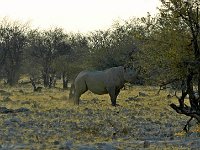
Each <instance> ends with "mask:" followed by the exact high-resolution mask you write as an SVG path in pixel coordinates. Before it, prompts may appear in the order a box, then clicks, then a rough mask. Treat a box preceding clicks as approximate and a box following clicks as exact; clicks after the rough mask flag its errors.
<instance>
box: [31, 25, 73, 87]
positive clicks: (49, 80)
mask: <svg viewBox="0 0 200 150" xmlns="http://www.w3.org/2000/svg"><path fill="white" fill-rule="evenodd" d="M66 38H67V35H66V34H64V32H63V30H62V29H60V28H55V29H53V30H48V31H43V32H39V31H37V30H32V31H31V32H30V33H29V39H30V41H29V43H30V47H29V53H30V56H31V57H32V61H34V63H36V64H39V65H40V66H41V68H42V70H41V74H42V78H43V81H44V86H45V87H51V86H52V84H53V78H54V77H55V74H56V71H55V69H54V68H53V62H54V60H55V59H56V58H57V57H59V56H61V55H65V54H68V53H70V50H71V47H70V45H69V44H68V43H67V41H66Z"/></svg>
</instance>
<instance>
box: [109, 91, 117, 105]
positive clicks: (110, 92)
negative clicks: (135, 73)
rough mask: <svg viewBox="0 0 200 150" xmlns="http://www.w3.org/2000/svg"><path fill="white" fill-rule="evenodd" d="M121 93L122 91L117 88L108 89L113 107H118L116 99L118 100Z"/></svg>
mask: <svg viewBox="0 0 200 150" xmlns="http://www.w3.org/2000/svg"><path fill="white" fill-rule="evenodd" d="M119 92H120V90H116V89H115V88H109V89H108V93H109V96H110V100H111V103H112V106H116V105H117V103H116V99H117V96H118V94H119Z"/></svg>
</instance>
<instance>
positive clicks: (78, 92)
mask: <svg viewBox="0 0 200 150" xmlns="http://www.w3.org/2000/svg"><path fill="white" fill-rule="evenodd" d="M87 90H88V89H87V85H86V84H85V83H79V84H77V85H76V87H75V96H74V104H76V105H79V102H80V97H81V95H82V94H83V93H85V92H86V91H87Z"/></svg>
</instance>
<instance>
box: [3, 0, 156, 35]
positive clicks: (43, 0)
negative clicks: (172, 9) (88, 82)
mask: <svg viewBox="0 0 200 150" xmlns="http://www.w3.org/2000/svg"><path fill="white" fill-rule="evenodd" d="M159 3H160V2H159V0H0V18H3V17H5V16H6V17H8V18H10V19H11V20H19V21H22V22H28V21H30V22H31V25H32V26H33V27H38V28H45V29H48V28H51V27H61V28H64V29H65V30H66V31H69V32H70V31H72V32H83V33H86V32H89V31H94V30H99V29H107V28H109V27H111V25H112V24H113V21H116V20H120V19H121V20H127V19H130V18H131V17H142V16H146V15H147V12H150V13H151V14H156V12H157V9H156V7H157V6H158V5H159Z"/></svg>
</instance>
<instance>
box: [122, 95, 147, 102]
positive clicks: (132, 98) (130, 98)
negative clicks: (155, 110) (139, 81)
mask: <svg viewBox="0 0 200 150" xmlns="http://www.w3.org/2000/svg"><path fill="white" fill-rule="evenodd" d="M138 100H143V98H140V97H138V96H135V97H129V98H128V99H126V100H125V101H126V102H129V101H138Z"/></svg>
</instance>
